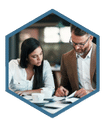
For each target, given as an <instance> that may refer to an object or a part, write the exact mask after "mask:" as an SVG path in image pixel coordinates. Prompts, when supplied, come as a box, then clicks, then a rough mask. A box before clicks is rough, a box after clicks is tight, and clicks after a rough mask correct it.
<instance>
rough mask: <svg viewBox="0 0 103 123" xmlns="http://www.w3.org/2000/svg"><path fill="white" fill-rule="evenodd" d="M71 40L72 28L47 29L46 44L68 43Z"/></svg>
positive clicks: (45, 34)
mask: <svg viewBox="0 0 103 123" xmlns="http://www.w3.org/2000/svg"><path fill="white" fill-rule="evenodd" d="M69 38H70V27H61V28H59V27H45V28H44V42H45V43H59V42H64V43H68V42H69Z"/></svg>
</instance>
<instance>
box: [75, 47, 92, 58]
mask: <svg viewBox="0 0 103 123" xmlns="http://www.w3.org/2000/svg"><path fill="white" fill-rule="evenodd" d="M91 53H92V46H91V49H90V51H89V52H88V54H87V55H86V57H85V58H90V57H91ZM80 57H81V56H80V55H78V54H77V53H76V58H80Z"/></svg>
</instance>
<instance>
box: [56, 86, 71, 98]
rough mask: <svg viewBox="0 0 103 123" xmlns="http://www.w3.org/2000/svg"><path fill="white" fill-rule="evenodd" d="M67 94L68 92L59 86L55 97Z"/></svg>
mask: <svg viewBox="0 0 103 123" xmlns="http://www.w3.org/2000/svg"><path fill="white" fill-rule="evenodd" d="M68 94H69V91H68V90H67V89H65V88H64V87H63V86H60V87H59V88H58V89H57V90H56V93H55V96H57V97H63V96H67V95H68Z"/></svg>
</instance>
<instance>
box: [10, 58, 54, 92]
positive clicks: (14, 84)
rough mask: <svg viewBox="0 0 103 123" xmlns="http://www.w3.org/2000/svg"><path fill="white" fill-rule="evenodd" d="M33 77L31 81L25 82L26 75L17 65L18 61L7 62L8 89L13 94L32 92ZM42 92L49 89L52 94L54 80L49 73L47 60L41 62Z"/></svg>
mask: <svg viewBox="0 0 103 123" xmlns="http://www.w3.org/2000/svg"><path fill="white" fill-rule="evenodd" d="M33 80H34V75H33V76H32V79H31V80H27V73H26V70H25V68H21V67H20V65H19V59H16V60H11V61H10V62H9V87H10V89H12V90H13V91H14V92H15V91H24V90H32V87H33ZM43 81H44V87H43V88H41V89H43V90H45V89H50V90H52V91H53V92H54V89H55V86H54V79H53V75H52V71H51V67H50V64H49V62H48V61H47V60H44V62H43Z"/></svg>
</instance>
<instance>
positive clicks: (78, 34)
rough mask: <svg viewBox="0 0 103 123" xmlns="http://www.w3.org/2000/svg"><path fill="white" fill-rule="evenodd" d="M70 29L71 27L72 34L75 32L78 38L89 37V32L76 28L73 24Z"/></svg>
mask: <svg viewBox="0 0 103 123" xmlns="http://www.w3.org/2000/svg"><path fill="white" fill-rule="evenodd" d="M70 27H71V32H72V31H73V32H74V34H75V35H76V36H83V35H89V34H88V33H87V32H85V31H83V30H82V29H80V28H78V27H76V26H74V25H73V24H70Z"/></svg>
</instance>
